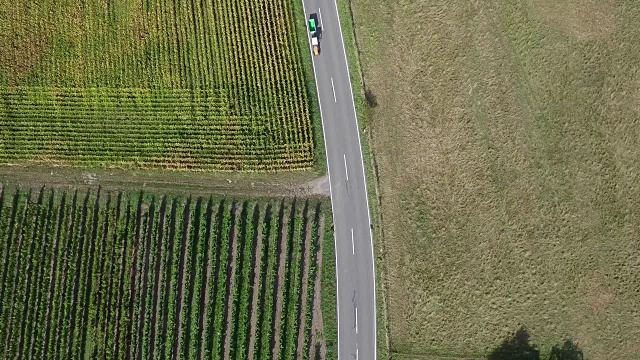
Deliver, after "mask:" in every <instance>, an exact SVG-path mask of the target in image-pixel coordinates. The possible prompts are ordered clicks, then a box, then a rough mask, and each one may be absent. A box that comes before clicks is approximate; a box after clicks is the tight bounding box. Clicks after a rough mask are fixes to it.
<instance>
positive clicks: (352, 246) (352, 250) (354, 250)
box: [351, 228, 356, 255]
mask: <svg viewBox="0 0 640 360" xmlns="http://www.w3.org/2000/svg"><path fill="white" fill-rule="evenodd" d="M351 254H353V255H355V254H356V246H355V243H354V242H353V228H351Z"/></svg>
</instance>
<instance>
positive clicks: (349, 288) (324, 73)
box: [302, 0, 377, 360]
mask: <svg viewBox="0 0 640 360" xmlns="http://www.w3.org/2000/svg"><path fill="white" fill-rule="evenodd" d="M332 2H333V6H331V2H330V1H326V0H302V6H303V9H304V13H305V19H308V18H309V16H310V15H311V14H312V13H316V14H317V15H318V20H319V21H318V22H319V24H318V25H319V30H320V33H321V34H322V35H321V37H320V54H319V55H317V56H313V52H312V58H313V60H312V61H313V72H314V76H315V80H316V90H317V93H318V103H319V107H320V116H321V118H322V128H323V132H324V144H325V149H326V156H327V169H328V173H329V187H330V192H331V207H332V212H333V218H334V237H335V250H336V282H337V292H338V294H337V308H338V359H343V360H344V359H356V360H360V359H366V360H371V359H373V360H375V359H376V356H377V354H376V292H375V266H374V253H373V234H372V230H371V218H370V213H369V199H368V195H367V186H366V181H365V171H364V160H363V157H362V148H361V140H360V131H359V128H358V119H357V117H356V109H355V102H354V99H353V88H352V86H351V78H350V76H349V66H348V62H347V54H346V50H345V46H344V39H343V36H342V26H341V24H340V18H339V15H338V4H337V2H336V0H334V1H332ZM305 22H306V21H305ZM307 29H308V28H307ZM307 37H308V40H309V44H310V45H309V46H310V50H311V37H310V36H309V32H308V31H307Z"/></svg>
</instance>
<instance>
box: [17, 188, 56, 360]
mask: <svg viewBox="0 0 640 360" xmlns="http://www.w3.org/2000/svg"><path fill="white" fill-rule="evenodd" d="M48 197H49V200H48V205H47V216H46V220H45V224H44V227H43V228H42V234H41V236H40V240H39V241H40V242H41V245H40V246H41V247H42V250H41V251H40V258H39V259H35V260H34V261H33V262H32V264H34V265H35V266H34V269H33V270H32V271H36V272H37V275H36V279H35V281H34V283H33V289H32V293H33V295H32V302H31V304H30V305H26V306H27V308H28V309H30V310H33V312H32V313H31V314H30V317H29V318H27V320H26V321H27V324H28V328H27V330H26V333H24V334H21V342H22V343H23V346H24V349H23V354H26V356H25V357H26V358H33V357H34V355H33V351H34V349H36V348H39V347H40V345H41V344H39V342H40V341H41V340H42V337H41V336H39V333H40V332H41V331H44V327H43V326H36V324H38V325H39V324H42V321H43V317H44V308H43V307H42V302H43V299H45V298H46V295H47V294H46V292H45V290H46V287H45V286H44V282H45V277H46V274H45V272H46V271H47V270H50V267H51V265H50V262H51V261H52V259H53V252H52V251H51V250H50V249H51V248H52V247H53V242H54V241H55V237H54V236H55V234H54V231H55V220H56V218H57V213H58V210H59V209H58V208H57V206H56V205H57V203H56V196H55V193H54V191H53V190H49V191H48ZM36 241H38V240H36ZM36 268H37V270H35V269H36Z"/></svg>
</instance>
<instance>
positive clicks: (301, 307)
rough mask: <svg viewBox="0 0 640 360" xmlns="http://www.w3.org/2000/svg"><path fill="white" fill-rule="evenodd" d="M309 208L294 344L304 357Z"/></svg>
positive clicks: (310, 231) (310, 228) (309, 250)
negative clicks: (296, 333) (296, 341)
mask: <svg viewBox="0 0 640 360" xmlns="http://www.w3.org/2000/svg"><path fill="white" fill-rule="evenodd" d="M309 211H310V210H309V208H308V205H307V209H306V211H305V214H304V217H305V220H304V221H305V223H306V226H305V229H304V233H305V237H304V242H303V243H302V251H303V253H302V288H301V290H300V301H299V303H298V344H297V346H296V358H297V359H300V360H302V359H304V337H305V319H306V318H307V298H308V294H307V292H308V288H309V261H311V248H312V245H313V244H312V243H311V236H312V233H313V231H312V227H311V224H312V222H313V220H311V219H309Z"/></svg>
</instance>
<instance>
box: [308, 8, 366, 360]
mask: <svg viewBox="0 0 640 360" xmlns="http://www.w3.org/2000/svg"><path fill="white" fill-rule="evenodd" d="M303 3H304V0H303ZM333 5H334V6H335V8H336V14H338V30H340V41H342V51H343V53H344V63H345V66H346V67H347V74H349V76H347V78H348V80H349V91H351V105H352V106H353V112H354V114H356V116H355V117H356V118H355V120H356V121H355V123H356V127H357V128H358V129H357V130H358V131H356V133H357V134H358V150H359V151H360V161H361V162H362V178H363V179H364V193H365V198H366V199H367V217H368V218H369V240H370V241H371V264H372V267H373V274H372V276H373V319H374V321H373V359H374V360H375V359H377V358H378V330H377V324H376V321H377V318H378V315H377V312H378V311H377V307H376V302H377V301H376V295H377V292H376V263H375V256H374V254H373V229H371V211H370V210H369V192H368V191H367V180H366V179H367V177H366V174H365V171H364V158H363V156H362V143H361V141H360V129H359V127H358V114H357V112H356V103H355V99H354V98H353V85H352V84H351V74H350V73H349V62H348V61H347V50H346V48H345V47H344V36H343V34H342V22H341V21H340V12H339V11H338V2H337V0H333ZM303 6H304V5H303ZM316 86H317V84H316ZM331 206H333V203H331ZM337 258H338V257H337V256H336V262H337ZM337 273H338V272H337V271H336V274H337ZM339 348H340V337H338V349H339ZM338 354H340V352H339V351H338Z"/></svg>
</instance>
